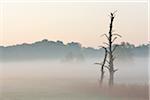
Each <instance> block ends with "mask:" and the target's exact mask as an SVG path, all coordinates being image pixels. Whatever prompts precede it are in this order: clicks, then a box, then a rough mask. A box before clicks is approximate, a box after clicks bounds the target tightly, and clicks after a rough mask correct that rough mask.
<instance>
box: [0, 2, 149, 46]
mask: <svg viewBox="0 0 150 100" xmlns="http://www.w3.org/2000/svg"><path fill="white" fill-rule="evenodd" d="M1 8H3V9H1V16H0V19H1V21H0V45H5V46H6V45H14V44H21V43H32V42H35V41H39V40H42V39H48V40H53V41H57V40H61V41H63V42H64V43H68V42H71V41H75V42H80V43H81V44H82V45H83V46H91V47H98V46H99V45H101V44H102V42H104V41H105V38H104V37H100V36H101V34H103V33H108V29H109V22H110V19H109V16H108V15H109V13H110V12H111V11H115V10H118V12H117V13H116V18H115V20H114V21H115V22H114V30H115V33H119V34H120V35H122V38H121V39H118V41H117V42H118V43H119V42H121V41H128V42H130V43H133V44H136V45H139V44H142V43H147V41H148V5H147V3H144V2H130V3H127V2H125V3H117V2H113V3H112V2H111V3H108V2H107V3H102V2H99V3H98V2H97V3H96V2H95V3H92V2H88V3H85V2H72V3H71V2H68V3H67V2H57V3H54V2H5V3H2V4H1Z"/></svg>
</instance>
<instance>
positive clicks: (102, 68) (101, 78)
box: [95, 47, 107, 86]
mask: <svg viewBox="0 0 150 100" xmlns="http://www.w3.org/2000/svg"><path fill="white" fill-rule="evenodd" d="M102 48H104V50H105V56H104V60H103V62H102V63H95V64H98V65H101V76H100V86H101V85H102V84H103V80H104V73H105V71H104V67H105V63H106V59H107V48H105V47H102Z"/></svg>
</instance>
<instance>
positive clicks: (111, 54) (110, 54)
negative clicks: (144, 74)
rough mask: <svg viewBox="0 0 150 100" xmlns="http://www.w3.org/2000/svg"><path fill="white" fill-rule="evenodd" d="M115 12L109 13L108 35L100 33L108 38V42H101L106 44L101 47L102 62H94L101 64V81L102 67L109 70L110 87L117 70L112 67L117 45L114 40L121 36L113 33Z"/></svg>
mask: <svg viewBox="0 0 150 100" xmlns="http://www.w3.org/2000/svg"><path fill="white" fill-rule="evenodd" d="M115 13H116V11H115V12H113V13H110V25H109V32H108V35H107V34H103V35H102V36H105V37H106V38H107V40H108V42H103V44H105V45H107V47H102V48H104V49H105V57H104V60H103V63H96V64H99V65H101V83H102V82H103V78H104V68H107V69H108V71H109V82H108V83H109V86H110V87H112V86H113V84H114V73H115V72H116V71H117V70H118V69H115V68H114V60H115V58H116V56H115V55H114V52H115V50H116V48H117V47H118V46H119V45H114V42H115V40H116V39H117V38H118V37H121V35H119V34H116V33H113V21H114V18H115ZM107 55H108V57H107ZM106 62H107V64H106Z"/></svg>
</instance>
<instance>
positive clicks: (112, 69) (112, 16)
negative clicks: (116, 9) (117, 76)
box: [109, 13, 114, 87]
mask: <svg viewBox="0 0 150 100" xmlns="http://www.w3.org/2000/svg"><path fill="white" fill-rule="evenodd" d="M113 20H114V15H113V14H112V13H111V22H110V26H109V28H110V29H109V74H110V78H109V86H110V87H112V86H113V84H114V66H113V54H112V53H113V52H112V27H113Z"/></svg>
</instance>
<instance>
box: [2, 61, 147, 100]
mask: <svg viewBox="0 0 150 100" xmlns="http://www.w3.org/2000/svg"><path fill="white" fill-rule="evenodd" d="M101 60H102V58H100V59H86V60H84V61H82V62H81V61H63V60H32V61H20V62H19V61H18V62H17V61H16V62H13V61H12V62H3V63H1V67H0V72H1V75H0V81H1V82H0V83H1V95H0V96H1V98H2V100H10V99H11V100H49V99H52V100H70V99H71V100H76V99H78V100H99V99H100V98H102V99H103V100H105V98H106V97H103V95H100V94H99V92H95V90H94V89H98V88H99V77H100V66H99V65H95V64H94V63H95V62H97V61H101ZM115 67H116V68H118V69H119V70H118V72H117V73H116V74H115V83H117V84H135V85H144V84H147V83H148V61H147V59H145V58H132V59H129V60H128V59H125V60H122V61H119V62H118V61H116V66H115ZM107 76H108V73H106V76H105V83H106V84H107V81H108V77H107ZM108 98H109V97H107V99H106V100H112V99H108ZM114 100H117V99H114ZM118 100H120V99H118ZM129 100H130V99H129ZM143 100H144V99H143Z"/></svg>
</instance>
